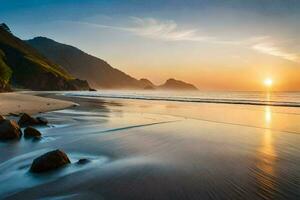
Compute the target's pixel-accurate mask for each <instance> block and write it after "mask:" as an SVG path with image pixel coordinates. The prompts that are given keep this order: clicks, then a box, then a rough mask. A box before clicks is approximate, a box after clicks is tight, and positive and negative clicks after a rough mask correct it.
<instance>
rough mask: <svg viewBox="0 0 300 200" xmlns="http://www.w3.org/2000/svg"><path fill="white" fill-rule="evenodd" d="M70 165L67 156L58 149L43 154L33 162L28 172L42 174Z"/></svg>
mask: <svg viewBox="0 0 300 200" xmlns="http://www.w3.org/2000/svg"><path fill="white" fill-rule="evenodd" d="M69 163H71V162H70V160H69V158H68V156H67V154H66V153H65V152H63V151H61V150H59V149H57V150H54V151H50V152H48V153H45V154H44V155H42V156H40V157H38V158H36V159H34V160H33V162H32V164H31V167H30V171H31V172H33V173H42V172H47V171H51V170H54V169H58V168H60V167H62V166H65V165H67V164H69Z"/></svg>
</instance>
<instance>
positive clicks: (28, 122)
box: [18, 113, 48, 127]
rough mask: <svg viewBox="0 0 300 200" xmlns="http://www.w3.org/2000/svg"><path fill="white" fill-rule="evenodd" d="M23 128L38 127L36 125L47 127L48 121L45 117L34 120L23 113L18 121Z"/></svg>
mask: <svg viewBox="0 0 300 200" xmlns="http://www.w3.org/2000/svg"><path fill="white" fill-rule="evenodd" d="M18 124H19V125H20V126H21V127H26V126H36V125H47V124H48V120H47V119H45V118H43V117H38V118H34V117H32V116H30V115H28V114H27V113H23V114H22V115H21V117H20V119H19V121H18Z"/></svg>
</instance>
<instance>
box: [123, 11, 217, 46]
mask: <svg viewBox="0 0 300 200" xmlns="http://www.w3.org/2000/svg"><path fill="white" fill-rule="evenodd" d="M131 20H132V22H133V23H134V24H135V26H134V27H131V28H129V29H128V31H131V32H132V33H134V34H136V35H139V36H144V37H149V38H154V39H160V40H166V41H212V40H214V38H213V37H210V36H205V35H200V34H199V33H198V31H197V30H196V29H179V28H178V25H177V24H176V23H175V22H174V21H172V20H166V21H159V20H157V19H154V18H138V17H131Z"/></svg>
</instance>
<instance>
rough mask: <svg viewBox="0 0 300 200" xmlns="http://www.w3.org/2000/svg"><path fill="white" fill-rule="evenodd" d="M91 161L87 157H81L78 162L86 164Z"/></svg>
mask: <svg viewBox="0 0 300 200" xmlns="http://www.w3.org/2000/svg"><path fill="white" fill-rule="evenodd" d="M89 162H91V161H90V160H89V159H87V158H81V159H79V160H78V161H77V164H80V165H84V164H87V163H89Z"/></svg>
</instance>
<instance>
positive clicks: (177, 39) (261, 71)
mask: <svg viewBox="0 0 300 200" xmlns="http://www.w3.org/2000/svg"><path fill="white" fill-rule="evenodd" d="M0 5H1V6H0V22H1V21H3V22H5V23H7V24H8V26H9V27H10V28H11V30H12V31H13V33H14V34H15V35H16V36H18V37H20V38H22V39H30V38H33V37H36V36H45V37H49V38H51V39H54V40H56V41H58V42H62V43H66V44H70V45H73V46H76V47H78V48H80V49H82V50H84V51H85V52H87V53H89V54H91V55H94V56H97V57H99V58H101V59H104V60H106V61H107V62H108V63H110V64H111V65H112V66H113V67H116V68H118V69H120V70H123V71H124V72H126V73H128V74H130V75H132V76H134V77H136V78H148V79H150V80H151V81H153V82H154V83H156V84H162V83H163V82H164V81H165V80H166V79H168V78H176V79H181V80H184V81H186V82H190V83H192V84H194V85H196V86H197V87H198V88H199V89H201V90H237V91H241V90H252V91H257V90H265V89H266V88H265V86H264V84H263V82H264V80H265V79H267V78H269V79H272V80H273V85H272V90H274V91H275V90H276V91H300V34H299V33H300V20H299V19H300V1H298V0H152V1H148V0H26V1H25V0H0Z"/></svg>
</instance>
